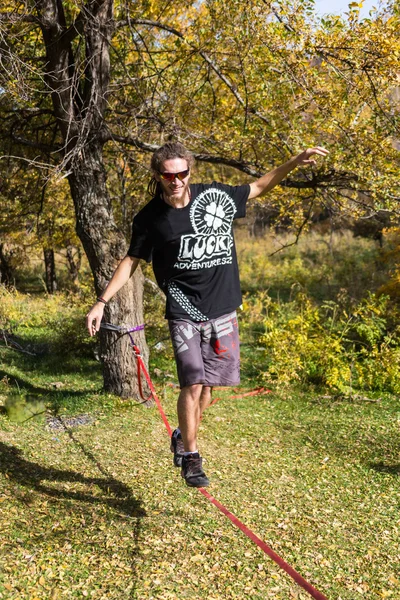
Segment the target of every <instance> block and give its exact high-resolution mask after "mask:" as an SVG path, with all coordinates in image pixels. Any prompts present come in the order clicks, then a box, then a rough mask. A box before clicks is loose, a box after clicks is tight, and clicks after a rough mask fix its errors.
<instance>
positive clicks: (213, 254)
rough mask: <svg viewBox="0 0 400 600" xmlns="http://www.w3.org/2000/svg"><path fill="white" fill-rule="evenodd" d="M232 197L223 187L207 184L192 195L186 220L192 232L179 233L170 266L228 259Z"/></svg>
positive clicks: (203, 265)
mask: <svg viewBox="0 0 400 600" xmlns="http://www.w3.org/2000/svg"><path fill="white" fill-rule="evenodd" d="M235 213H236V206H235V203H234V201H233V199H232V198H231V197H230V196H229V194H227V193H226V192H225V191H224V190H219V189H217V188H214V187H212V188H209V189H207V190H205V191H204V192H202V193H201V194H199V195H198V196H197V198H195V199H194V201H193V204H192V206H191V208H190V222H191V224H192V227H193V230H194V232H195V233H194V234H189V235H183V236H182V237H181V244H180V249H179V254H178V259H177V262H176V263H175V265H174V267H175V268H177V269H193V270H194V269H209V268H211V267H216V266H218V265H226V264H231V263H232V246H233V236H232V221H233V218H234V216H235Z"/></svg>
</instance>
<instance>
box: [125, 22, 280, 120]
mask: <svg viewBox="0 0 400 600" xmlns="http://www.w3.org/2000/svg"><path fill="white" fill-rule="evenodd" d="M129 23H130V24H134V25H146V26H148V27H156V28H157V29H162V30H164V31H168V32H169V33H172V34H173V35H176V36H177V37H179V38H180V39H181V40H184V41H185V42H186V43H187V44H188V46H190V48H192V49H193V50H195V51H196V52H198V53H199V55H200V56H201V57H202V58H203V59H204V60H205V62H206V63H207V64H208V65H210V67H211V68H212V70H213V71H214V73H215V74H216V75H217V76H218V77H219V79H221V81H222V82H223V83H224V84H225V85H226V86H227V88H228V89H229V90H230V91H231V92H232V94H233V95H234V96H235V98H236V100H237V101H238V102H239V104H240V105H241V106H242V107H243V108H244V110H245V111H246V112H249V113H251V114H253V115H255V116H257V117H258V118H259V119H261V120H262V121H264V123H266V124H267V125H270V124H271V122H270V120H269V119H268V118H267V117H266V116H265V115H263V114H262V113H260V112H259V111H258V110H257V109H256V108H254V107H247V105H246V102H245V100H243V98H242V96H241V95H240V93H239V91H238V90H237V89H236V86H235V85H233V83H231V81H229V79H228V77H226V76H225V75H224V74H223V73H222V71H221V69H220V68H219V67H218V66H217V64H216V63H215V62H214V61H213V60H212V58H210V56H208V54H207V53H206V52H204V51H203V50H199V49H198V48H195V46H194V45H193V44H191V43H190V42H188V41H187V39H186V38H185V36H184V35H183V33H181V32H180V31H178V30H177V29H175V28H174V27H170V26H169V25H164V24H163V23H160V22H159V21H151V20H148V19H131V20H130V21H129ZM126 24H128V21H120V22H119V23H117V27H122V26H123V25H126Z"/></svg>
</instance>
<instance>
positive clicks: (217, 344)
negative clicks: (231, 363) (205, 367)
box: [214, 340, 228, 354]
mask: <svg viewBox="0 0 400 600" xmlns="http://www.w3.org/2000/svg"><path fill="white" fill-rule="evenodd" d="M214 351H215V353H216V354H225V352H228V348H227V347H226V346H222V345H221V342H220V341H219V340H215V344H214Z"/></svg>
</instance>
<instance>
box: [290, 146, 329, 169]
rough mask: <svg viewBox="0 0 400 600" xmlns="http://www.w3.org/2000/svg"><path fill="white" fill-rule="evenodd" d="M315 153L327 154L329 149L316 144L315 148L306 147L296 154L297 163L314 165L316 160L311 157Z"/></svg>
mask: <svg viewBox="0 0 400 600" xmlns="http://www.w3.org/2000/svg"><path fill="white" fill-rule="evenodd" d="M315 154H317V155H320V156H327V154H329V150H327V149H326V148H322V146H316V147H315V148H307V150H304V152H301V154H299V156H298V163H297V164H298V165H299V166H301V165H316V164H317V161H316V160H315V158H311V157H312V156H314V155H315Z"/></svg>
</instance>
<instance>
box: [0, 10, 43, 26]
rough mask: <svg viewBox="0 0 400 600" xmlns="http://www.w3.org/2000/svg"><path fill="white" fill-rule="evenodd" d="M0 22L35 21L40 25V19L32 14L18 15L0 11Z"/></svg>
mask: <svg viewBox="0 0 400 600" xmlns="http://www.w3.org/2000/svg"><path fill="white" fill-rule="evenodd" d="M0 23H12V24H13V25H14V24H15V23H36V24H37V25H40V20H39V19H38V18H37V17H35V16H34V15H28V14H25V15H19V14H18V13H14V12H5V13H0Z"/></svg>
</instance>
